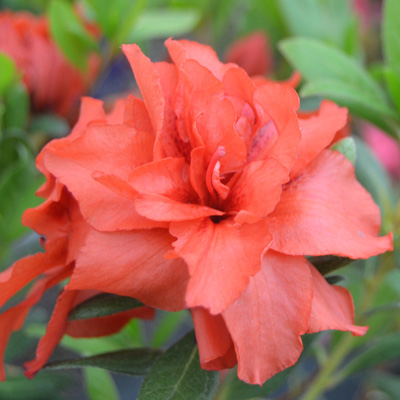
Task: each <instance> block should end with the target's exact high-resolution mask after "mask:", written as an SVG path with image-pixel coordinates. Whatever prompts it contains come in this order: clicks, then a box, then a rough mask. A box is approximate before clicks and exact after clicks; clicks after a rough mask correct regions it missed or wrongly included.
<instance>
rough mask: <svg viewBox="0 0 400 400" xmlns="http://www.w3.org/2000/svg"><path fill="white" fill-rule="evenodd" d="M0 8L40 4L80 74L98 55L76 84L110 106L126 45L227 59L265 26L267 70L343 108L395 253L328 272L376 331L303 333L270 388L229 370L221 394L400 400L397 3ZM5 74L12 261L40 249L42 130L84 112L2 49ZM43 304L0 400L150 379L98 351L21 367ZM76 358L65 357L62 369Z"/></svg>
mask: <svg viewBox="0 0 400 400" xmlns="http://www.w3.org/2000/svg"><path fill="white" fill-rule="evenodd" d="M0 7H1V11H2V12H5V11H6V10H14V11H25V12H31V13H34V14H37V15H45V16H46V18H47V20H48V24H49V27H50V32H51V37H52V40H54V42H55V43H56V45H57V46H58V48H59V49H61V51H62V54H63V57H65V58H66V60H68V63H70V64H71V65H73V66H74V68H76V69H78V70H79V71H81V73H90V57H91V56H92V55H93V54H94V55H95V56H96V55H97V56H96V57H98V60H100V61H99V63H100V65H99V66H98V70H97V74H96V76H97V78H96V79H91V81H90V85H88V87H87V89H86V90H85V92H84V93H82V94H84V95H91V96H95V97H98V98H102V99H103V100H104V101H105V104H106V106H108V105H110V104H112V102H113V101H114V99H115V98H116V97H117V96H123V95H126V94H127V93H128V92H129V90H132V88H133V87H132V86H131V84H130V83H129V82H132V74H131V72H130V69H129V67H128V64H127V62H126V61H125V60H124V57H123V56H122V54H121V50H120V46H121V44H122V43H133V42H135V43H138V44H139V45H140V46H141V47H142V48H144V50H145V52H146V53H147V54H148V55H149V56H151V58H152V59H153V60H162V59H165V58H166V52H165V50H164V48H163V47H162V43H163V41H164V40H165V39H166V38H168V37H170V36H174V37H177V38H181V37H185V38H189V39H193V40H198V41H200V42H203V43H206V44H209V45H211V46H213V47H214V49H216V50H217V52H218V54H219V56H220V58H221V59H222V60H225V58H224V57H225V55H226V51H227V49H228V47H229V46H230V45H231V44H232V43H234V42H235V41H236V40H237V39H239V38H242V37H243V36H245V35H248V34H250V33H253V32H256V31H262V32H264V33H265V34H266V35H267V37H268V40H269V44H270V48H271V50H270V52H271V54H270V57H271V59H272V68H271V69H270V70H269V71H268V74H269V77H270V78H272V79H278V80H283V79H286V78H288V76H289V75H290V74H291V73H292V72H293V70H297V71H300V73H301V75H302V83H301V85H300V90H299V93H300V95H301V99H302V108H303V109H313V108H316V107H317V106H318V104H319V102H320V101H321V99H322V98H328V99H331V100H333V101H335V102H337V103H338V104H340V105H343V106H346V107H348V108H349V110H350V112H351V115H352V124H351V129H352V131H353V133H354V135H355V136H354V137H355V139H354V141H353V142H352V144H351V146H350V147H351V149H352V150H351V151H352V153H354V154H353V156H354V155H355V154H356V158H355V159H356V161H355V168H356V173H357V177H358V179H359V181H360V182H361V183H362V184H363V185H364V186H365V187H366V188H367V189H368V191H369V192H370V193H371V194H372V196H373V197H374V199H375V201H376V202H377V203H378V205H379V206H380V208H381V212H382V221H383V224H382V232H384V233H387V232H388V231H392V232H393V234H394V238H395V251H394V252H393V253H388V254H384V255H382V256H379V257H375V258H372V259H369V260H366V261H364V260H359V261H356V262H354V263H353V264H352V265H351V267H349V268H344V269H342V270H340V271H339V274H340V275H339V278H337V277H336V278H334V279H335V280H336V281H337V280H339V279H340V280H341V282H340V284H343V285H344V286H346V287H348V288H349V289H350V291H351V292H352V294H353V296H354V302H355V307H356V310H357V320H356V323H357V324H360V325H369V326H370V330H369V332H368V334H367V335H366V336H364V337H362V338H359V337H352V336H351V335H350V334H349V333H340V332H335V333H332V332H323V333H320V334H314V335H306V336H305V337H304V347H305V351H304V353H303V354H302V356H301V359H300V361H299V362H298V363H297V364H296V365H295V366H293V367H292V368H290V369H288V370H286V371H284V372H282V373H280V374H278V375H276V376H275V377H273V378H272V379H270V380H269V381H268V382H267V383H266V384H265V385H264V386H263V387H259V386H250V385H247V384H245V383H243V382H241V381H239V380H238V379H237V377H236V373H235V371H231V372H229V373H227V374H223V379H222V380H221V383H220V386H219V389H218V391H217V393H216V395H215V398H216V399H218V400H223V399H229V400H242V399H243V400H244V399H256V398H271V399H272V398H273V399H279V400H290V399H297V398H302V399H303V400H315V399H323V398H325V399H328V400H329V399H331V400H333V399H338V398H340V399H343V400H356V399H368V400H398V399H399V398H400V334H399V332H400V269H399V267H400V252H399V250H398V248H399V246H398V244H399V235H400V202H399V188H400V183H399V178H400V164H399V163H400V155H399V147H398V146H399V140H400V2H399V1H398V0H386V1H383V2H382V1H378V0H375V1H374V0H354V1H351V0H220V1H213V0H135V1H132V0H113V1H108V0H75V1H73V0H70V1H68V0H0ZM0 71H1V73H0V265H1V268H5V267H7V266H8V265H9V264H10V263H11V262H12V261H13V260H15V259H17V258H20V257H21V256H23V255H25V254H27V253H30V252H35V251H37V250H38V246H37V244H36V243H37V237H36V236H35V235H34V234H33V233H29V232H28V229H27V228H25V227H23V226H22V225H21V223H20V219H21V215H22V213H23V211H24V210H25V209H26V208H28V207H34V206H36V205H38V204H39V203H40V199H38V198H36V197H35V196H34V192H35V190H36V188H37V187H38V186H39V185H40V183H41V182H42V181H43V177H41V176H40V174H39V173H38V172H37V170H36V168H35V157H36V155H37V154H38V152H39V151H40V148H41V147H42V146H43V145H44V144H45V143H46V142H47V141H49V140H50V139H52V138H55V137H61V136H64V135H66V134H67V133H68V132H69V130H70V127H71V126H73V124H74V121H75V118H76V116H75V118H74V117H73V116H72V117H71V115H67V116H66V115H60V114H55V113H53V112H51V110H48V109H44V110H40V111H38V110H36V109H35V108H34V107H33V105H32V95H31V94H30V93H29V91H28V89H27V86H26V85H25V84H24V80H23V76H22V72H21V71H19V70H18V68H17V66H16V64H15V63H14V61H13V60H12V59H11V58H10V57H8V56H7V55H6V54H4V53H1V49H0ZM367 123H369V124H372V125H367ZM367 126H368V127H369V128H368V129H370V131H371V129H372V132H376V131H378V130H379V133H375V134H376V135H383V136H379V137H383V138H384V139H382V141H381V142H379V141H378V142H377V141H375V142H374V143H375V145H371V143H372V142H371V140H369V139H368V138H369V136H368V135H367V133H366V129H367V128H366V127H367ZM371 127H372V128H371ZM383 132H384V133H383ZM388 137H391V138H392V140H391V141H389V142H387V138H388ZM376 143H378V144H376ZM379 146H381V147H382V146H383V147H384V146H386V148H387V147H388V146H389V147H390V146H392V150H393V149H394V150H393V151H392V152H391V153H390V152H389V153H386V154H391V155H389V156H386V157H389V158H390V157H392V158H393V157H394V158H395V157H399V158H398V164H395V167H394V168H395V169H394V170H393V168H392V169H390V168H389V167H388V166H387V165H386V162H385V161H388V160H387V159H386V160H385V156H383V157H382V152H380V147H379ZM396 148H397V153H396V150H395V149H396ZM341 151H342V150H341ZM343 151H344V152H345V151H347V150H343ZM396 154H397V156H396ZM353 156H352V158H354V157H353ZM349 158H350V157H349ZM391 161H393V160H391ZM394 161H395V162H396V160H394ZM396 165H397V168H398V169H397V171H396ZM335 276H337V273H336V272H335ZM54 295H55V294H53V296H54ZM48 296H52V293H50V294H49V295H48ZM48 303H49V301H48V298H45V299H44V300H43V301H42V302H41V303H39V305H38V306H37V307H36V308H35V310H34V311H33V312H32V313H31V315H30V317H29V319H28V322H27V323H26V324H25V327H24V329H23V330H22V331H21V332H18V333H17V334H15V335H14V337H13V339H12V342H11V345H10V346H9V349H8V352H7V355H6V361H7V363H8V371H9V376H10V378H9V379H8V380H7V381H6V382H2V383H0V399H4V400H11V399H15V400H17V399H26V400H33V399H40V400H45V399H68V398H72V397H71V396H73V398H74V399H79V398H81V399H90V400H101V399H107V400H114V399H115V400H117V399H121V400H124V399H128V398H129V399H131V398H134V396H135V393H136V394H137V392H138V388H139V386H140V383H141V380H142V379H143V377H142V376H140V375H144V374H145V373H146V372H147V371H148V368H147V369H146V368H144V367H143V368H144V369H143V372H142V373H130V375H131V376H129V379H128V376H120V375H116V374H115V373H111V372H109V371H107V369H111V371H115V368H114V369H113V368H111V367H110V364H106V365H105V364H104V360H103V364H102V363H101V362H100V361H98V360H97V361H96V359H95V360H94V361H93V360H91V361H90V363H89V364H88V363H86V365H92V367H85V368H84V369H83V373H81V372H79V371H81V370H76V371H75V370H74V371H75V372H73V373H69V372H68V373H66V372H65V371H62V370H61V371H47V370H44V371H43V372H41V373H40V374H39V375H38V376H37V377H36V378H35V379H34V380H32V381H28V380H26V379H25V378H23V377H22V371H21V369H20V368H19V367H16V366H14V364H15V365H17V364H18V362H19V361H20V360H21V359H26V358H27V354H28V355H32V353H33V351H34V344H35V342H36V341H37V338H38V337H40V336H41V335H42V334H43V332H44V329H45V324H44V322H45V321H47V320H48V318H49V314H50V312H51V310H50V309H49V307H48V305H47V304H48ZM190 324H191V322H190V315H189V313H188V312H180V313H159V314H158V315H157V317H156V319H155V321H153V322H151V323H148V322H146V323H143V322H141V321H136V320H135V321H132V322H131V323H130V324H128V325H127V326H126V327H125V328H124V329H123V331H122V332H120V333H118V334H116V335H113V336H110V337H106V338H99V339H90V340H88V339H73V338H70V337H64V339H63V341H62V343H61V346H60V349H59V350H58V352H56V354H55V355H54V357H53V358H54V359H63V358H64V359H65V358H70V359H76V358H77V357H78V356H85V357H88V356H94V355H97V354H100V353H105V352H115V351H120V350H123V349H126V348H130V349H137V348H140V347H145V348H149V347H153V348H160V349H165V348H166V347H168V346H170V345H171V344H172V343H173V342H174V341H176V337H177V335H178V336H179V335H180V336H181V335H182V332H185V331H188V330H189V329H190V326H191V325H190ZM168 351H170V350H168ZM151 354H152V353H151V352H150V353H146V357H147V358H146V360H147V361H146V362H148V365H147V364H146V365H147V367H149V366H150V365H151V363H152V362H154V360H153V358H152V355H151ZM81 365H82V364H79V363H77V362H75V363H74V362H70V363H69V365H67V364H65V365H63V364H62V363H61V364H59V365H58V366H57V365H55V367H54V368H57V369H62V368H63V367H78V366H81ZM93 366H94V367H96V366H97V367H102V368H103V369H99V368H93ZM107 366H108V367H107ZM170 367H171V368H173V366H170ZM104 368H106V369H104ZM130 368H133V367H132V366H130ZM131 372H132V371H131ZM133 375H139V376H138V377H132V376H133ZM72 393H73V395H72ZM143 398H144V397H143ZM204 398H206V397H204ZM207 398H211V397H207Z"/></svg>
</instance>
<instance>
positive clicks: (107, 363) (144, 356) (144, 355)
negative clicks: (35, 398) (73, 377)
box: [44, 348, 162, 376]
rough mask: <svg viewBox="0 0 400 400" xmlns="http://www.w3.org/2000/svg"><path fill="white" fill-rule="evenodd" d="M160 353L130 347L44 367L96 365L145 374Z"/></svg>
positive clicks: (123, 371) (97, 366) (122, 371)
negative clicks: (129, 348)
mask: <svg viewBox="0 0 400 400" xmlns="http://www.w3.org/2000/svg"><path fill="white" fill-rule="evenodd" d="M161 354H162V351H161V350H158V349H143V348H140V349H132V350H121V351H115V352H112V353H104V354H99V355H96V356H91V357H83V358H76V359H71V360H63V361H55V362H51V363H49V364H47V365H46V366H45V367H44V368H45V369H68V368H82V367H96V368H102V369H106V370H108V371H112V372H118V373H121V374H128V375H135V376H140V375H146V374H147V373H148V372H149V370H150V368H151V367H152V365H153V364H154V362H155V360H156V359H157V358H158V357H160V355H161Z"/></svg>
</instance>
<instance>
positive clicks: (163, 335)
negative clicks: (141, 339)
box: [151, 311, 188, 347]
mask: <svg viewBox="0 0 400 400" xmlns="http://www.w3.org/2000/svg"><path fill="white" fill-rule="evenodd" d="M186 316H188V313H187V312H186V311H179V312H164V313H163V317H162V319H161V321H160V323H159V324H158V326H157V329H156V332H155V333H154V336H153V338H152V340H151V344H152V346H154V347H159V346H162V345H164V344H165V342H166V341H167V340H168V339H169V338H170V337H171V336H172V334H173V333H174V332H176V330H177V328H178V327H179V326H180V324H181V323H182V321H183V320H184V319H185V317H186Z"/></svg>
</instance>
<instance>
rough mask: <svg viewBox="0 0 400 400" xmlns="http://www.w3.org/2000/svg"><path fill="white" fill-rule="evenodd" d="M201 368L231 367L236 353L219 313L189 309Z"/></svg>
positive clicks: (233, 364) (217, 369)
mask: <svg viewBox="0 0 400 400" xmlns="http://www.w3.org/2000/svg"><path fill="white" fill-rule="evenodd" d="M191 313H192V317H193V324H194V330H195V332H196V339H197V345H198V346H199V355H200V364H201V368H203V369H206V370H213V371H220V370H221V369H225V368H233V367H234V366H235V365H236V363H237V360H236V354H235V351H234V345H233V342H232V339H231V336H230V334H229V332H228V330H227V329H226V326H225V322H224V320H223V318H222V316H221V315H211V314H210V313H209V312H208V311H207V310H206V309H204V308H201V307H199V308H192V309H191Z"/></svg>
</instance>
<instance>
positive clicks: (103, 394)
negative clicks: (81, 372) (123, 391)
mask: <svg viewBox="0 0 400 400" xmlns="http://www.w3.org/2000/svg"><path fill="white" fill-rule="evenodd" d="M85 383H86V390H87V393H88V395H89V399H90V400H119V394H118V390H117V387H116V386H115V383H114V380H113V379H112V377H111V375H110V374H109V373H108V372H107V371H103V370H101V369H95V368H86V369H85Z"/></svg>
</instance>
